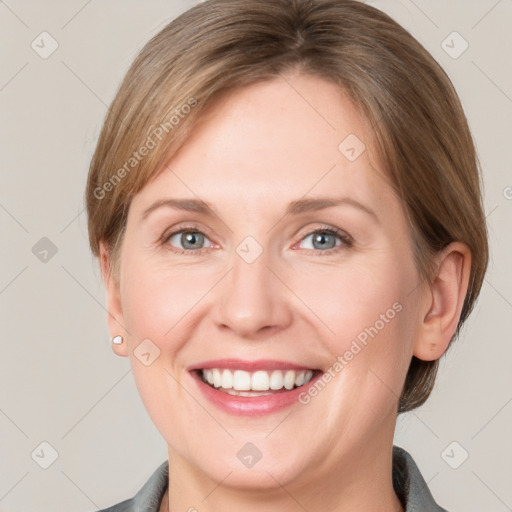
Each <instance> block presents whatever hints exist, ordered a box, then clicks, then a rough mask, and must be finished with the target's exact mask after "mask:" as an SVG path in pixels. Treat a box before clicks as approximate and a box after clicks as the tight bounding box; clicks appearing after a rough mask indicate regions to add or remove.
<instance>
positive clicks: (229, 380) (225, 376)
mask: <svg viewBox="0 0 512 512" xmlns="http://www.w3.org/2000/svg"><path fill="white" fill-rule="evenodd" d="M221 387H223V388H224V389H231V388H232V387H233V374H232V373H231V372H230V371H229V370H224V371H223V372H222V380H221Z"/></svg>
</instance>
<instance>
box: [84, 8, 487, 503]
mask: <svg viewBox="0 0 512 512" xmlns="http://www.w3.org/2000/svg"><path fill="white" fill-rule="evenodd" d="M479 179H480V178H479V173H478V161H477V157H476V154H475V148H474V146H473V142H472V137H471V134H470V131H469V128H468V125H467V121H466V118H465V116H464V112H463V110H462V107H461V105H460V102H459V100H458V97H457V95H456V93H455V91H454V89H453V87H452V84H451V82H450V80H449V79H448V78H447V76H446V74H445V73H444V72H443V71H442V69H440V67H439V65H438V64H437V63H436V62H435V61H434V59H433V58H432V57H431V56H430V55H429V54H428V52H426V50H425V49H424V48H423V47H422V46H421V45H420V44H419V43H418V42H417V41H416V40H415V39H414V38H413V37H412V36H411V35H410V34H409V33H408V32H406V31H405V30H404V29H403V28H401V27H400V26H399V25H397V23H396V22H394V21H393V20H392V19H390V18H389V17H388V16H387V15H385V14H383V13H382V12H380V11H378V10H377V9H375V8H372V7H370V6H367V5H365V4H362V3H359V2H355V1H351V0H315V1H307V0H277V1H276V0H263V1H262V0H254V1H253V0H249V1H238V0H235V1H232V0H208V1H206V2H203V3H201V4H199V5H197V6H195V7H193V8H192V9H190V10H189V11H187V12H185V13H184V14H182V15H181V16H180V17H178V18H177V19H176V20H174V21H173V22H171V23H170V24H169V25H168V26H166V27H165V28H164V29H163V30H162V31H161V32H160V33H159V34H157V35H156V36H155V37H154V38H153V39H152V40H151V41H150V42H149V43H148V44H147V45H146V46H145V47H144V48H143V50H142V51H141V53H140V54H139V56H138V57H137V58H136V60H135V62H134V63H133V65H132V67H131V68H130V70H129V71H128V73H127V75H126V77H125V79H124V81H123V83H122V85H121V87H120V89H119V91H118V93H117V96H116V98H115V99H114V101H113V103H112V106H111V108H110V110H109V113H108V116H107V119H106V121H105V124H104V126H103V129H102V132H101V134H100V138H99V141H98V145H97V148H96V152H95V154H94V157H93V160H92V163H91V168H90V173H89V179H88V184H87V191H86V198H87V209H88V218H89V236H90V244H91V248H92V251H93V253H94V254H95V255H96V256H98V257H99V260H100V264H101V269H102V275H103V278H104V281H105V285H106V290H107V297H108V309H109V317H108V324H109V330H110V332H111V335H112V348H113V350H114V351H115V353H116V354H118V355H119V356H123V357H126V356H129V357H130V360H131V364H132V368H133V373H134V376H135V381H136V384H137V388H138V390H139V392H140V395H141V398H142V400H143V402H144V404H145V407H146V409H147V411H148V413H149V415H150V417H151V419H152V420H153V422H154V423H155V425H156V427H157V428H158V430H159V431H160V433H161V434H162V436H163V437H164V439H165V441H166V442H167V445H168V460H167V461H166V462H164V463H163V464H162V465H161V466H160V467H159V468H157V470H156V471H155V472H154V474H153V475H152V476H151V478H150V479H149V480H148V482H147V483H146V484H145V486H144V487H143V488H142V489H141V490H140V491H139V492H138V493H137V495H136V496H135V497H134V498H132V499H130V500H126V501H124V502H122V503H120V504H118V505H116V506H114V507H112V508H109V509H108V510H112V511H125V510H134V511H135V510H147V511H175V510H190V511H193V510H200V511H207V510H223V511H229V510H239V509H244V510H248V511H256V510H258V511H259V510H265V511H274V510H275V511H277V510H279V511H283V510H289V511H295V510H308V511H310V512H312V511H316V510H332V511H345V510H354V511H355V510H361V511H362V510H365V511H366V510H380V511H411V510H415V511H418V510H425V511H427V510H428V511H434V510H440V511H442V510H444V509H443V508H441V507H440V506H439V505H437V504H436V503H435V501H434V498H433V497H432V495H431V494H430V492H429V490H428V487H427V485H426V483H425V481H424V479H423V477H422V476H421V474H420V472H419V471H418V468H417V466H416V465H415V463H414V461H413V460H412V458H411V457H410V455H409V454H408V453H407V452H405V451H404V450H402V449H400V448H398V447H394V446H393V433H394V428H395V424H396V419H397V414H398V413H401V412H405V411H410V410H412V409H414V408H416V407H418V406H420V405H421V404H423V403H424V402H425V400H426V399H427V398H428V396H429V394H430V392H431V390H432V387H433V384H434V380H435V375H436V370H437V363H438V360H439V358H440V357H441V356H442V355H443V354H444V353H445V352H446V350H447V349H448V347H449V345H450V343H451V342H452V341H453V340H454V338H455V337H456V335H457V333H458V331H459V329H460V326H461V325H462V323H463V322H464V321H465V320H466V318H467V317H468V315H469V313H470V312H471V309H472V307H473V305H474V302H475V300H476V298H477V296H478V293H479V291H480V287H481V284H482V280H483V276H484V273H485V269H486V266H487V251H488V249H487V236H486V227H485V219H484V214H483V208H482V201H481V195H480V184H479Z"/></svg>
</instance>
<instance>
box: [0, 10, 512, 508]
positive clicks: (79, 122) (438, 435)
mask: <svg viewBox="0 0 512 512" xmlns="http://www.w3.org/2000/svg"><path fill="white" fill-rule="evenodd" d="M193 3H194V2H193V1H192V0H188V1H185V0H179V1H163V0H160V1H158V0H151V1H142V0H140V1H124V2H121V1H120V0H111V1H108V2H106V1H103V2H101V1H99V0H89V1H84V0H71V1H70V0H67V1H64V0H53V1H49V0H48V1H41V2H36V1H28V0H7V1H5V2H1V1H0V39H1V44H0V53H1V55H2V66H1V68H0V111H1V115H2V123H1V135H0V140H1V148H0V150H1V160H0V161H1V172H2V187H1V189H0V225H1V230H2V244H1V265H0V314H1V320H2V342H1V358H0V389H1V390H2V391H1V400H0V461H1V462H0V475H1V478H0V511H3V512H18V511H19V512H21V511H23V512H27V511H35V510H37V511H38V512H50V511H52V512H59V511H67V512H71V511H76V512H79V511H91V510H96V509H97V508H102V507H106V506H108V505H111V504H113V503H117V502H119V501H121V500H123V499H126V498H128V497H131V496H132V495H133V494H134V493H135V492H136V491H137V490H138V489H139V488H140V487H141V486H142V484H143V483H144V482H145V481H146V479H147V478H148V477H149V475H150V474H151V473H152V472H153V471H154V470H155V469H156V467H157V465H158V464H160V463H161V462H162V461H164V460H165V459H166V457H167V447H166V445H165V442H164V441H163V439H162V438H161V437H160V434H159V433H158V431H157V430H156V428H155V427H154V425H153V424H152V422H151V420H150V419H149V417H148V415H147V413H146V411H145V409H144V406H143V404H142V402H141V400H140V398H139V395H138V392H137V390H136V387H135V384H134V381H133V377H132V375H131V370H130V366H129V360H128V359H127V358H126V359H125V358H117V357H116V356H114V354H113V353H112V351H111V348H110V340H109V337H108V331H107V326H106V312H105V292H104V289H103V287H102V283H101V279H100V274H99V271H98V269H97V264H96V261H95V260H93V258H92V256H91V254H90V251H89V248H88V245H87V230H86V216H85V212H84V204H83V191H84V186H85V181H86V176H87V169H88V163H89V160H90V157H91V155H92V152H93V149H94V144H95V142H96V139H97V137H98V134H99V130H100V127H101V122H102V120H103V117H104V115H105V113H106V110H107V105H108V104H109V103H110V102H111V100H112V99H113V96H114V94H115V91H116V89H117V86H118V84H119V82H120V80H121V78H122V76H123V75H124V73H125V71H126V70H127V68H128V66H129V64H130V63H131V61H132V59H133V58H134V56H135V55H136V53H137V52H138V50H140V48H141V47H142V46H143V44H144V43H145V42H146V41H147V40H148V39H149V38H150V37H151V36H152V35H154V34H155V33H156V32H158V31H159V30H160V29H161V28H163V26H164V24H166V23H167V22H168V21H170V20H171V19H172V18H174V17H175V16H176V15H177V14H179V13H180V12H182V11H184V10H186V9H187V8H189V7H190V6H192V5H193ZM369 3H371V4H372V5H374V6H376V7H378V8H380V9H382V10H383V11H385V12H387V13H388V14H390V15H391V16H392V17H394V18H395V19H396V20H397V21H398V22H399V23H401V24H402V25H403V26H405V28H407V29H408V30H409V31H411V32H412V34H413V35H414V36H415V37H416V38H417V39H418V40H419V41H420V42H421V43H422V44H423V45H424V46H425V47H426V48H427V49H428V50H429V51H430V52H431V53H432V54H433V56H434V57H435V58H436V59H437V60H438V62H439V63H440V64H441V65H442V66H443V67H444V69H445V70H446V71H447V73H448V74H449V76H450V77H451V79H452V81H453V82H454V85H455V87H456V89H457V90H458V92H459V94H460V97H461V99H462V103H463V105H464V108H465V110H466V113H467V116H468V119H469V122H470V125H471V128H472V131H473V134H474V138H475V140H476V143H477V148H478V153H479V156H480V159H481V162H482V167H483V170H484V179H485V208H486V213H487V219H488V222H489V231H490V245H491V251H492V257H491V262H490V267H489V271H488V274H487V277H486V281H485V283H484V286H483V290H482V293H481V296H480V299H479V301H478V303H477V306H476V309H475V311H474V313H473V315H472V316H471V318H470V320H469V322H468V323H467V325H466V327H465V329H464V330H463V332H462V335H461V337H460V339H459V340H458V342H457V343H456V344H455V345H454V346H453V348H452V349H451V350H450V352H449V353H448V355H447V357H446V358H444V359H443V361H442V364H441V370H440V374H439V379H438V384H437V387H436V389H435V391H434V393H433V395H432V397H431V398H430V400H429V401H428V402H427V403H426V404H425V405H424V406H423V407H422V408H421V409H419V410H417V411H415V412H412V413H409V414H407V415H406V416H403V417H401V418H400V420H399V422H398V425H397V433H396V444H399V445H401V446H403V447H404V448H406V449H408V450H409V451H410V452H411V454H412V455H413V457H414V458H415V460H416V462H417V463H418V465H419V467H420V470H421V471H422V473H423V475H424V477H425V479H426V480H427V481H428V482H429V486H430V488H431V491H432V493H433V495H434V497H435V498H436V500H437V501H438V502H439V503H440V504H441V505H443V506H444V507H445V508H447V509H448V510H450V512H456V511H465V512H471V511H475V512H476V511H483V510H485V511H486V512H492V511H496V512H501V511H506V510H512V487H511V485H510V482H512V463H511V461H512V441H511V439H512V436H511V432H512V429H511V424H512V404H511V401H512V385H511V384H512V372H511V352H512V350H511V344H510V336H511V334H510V333H511V332H512V325H511V324H512V273H511V271H510V267H509V264H508V262H509V261H510V253H511V249H512V241H511V238H512V237H511V235H510V233H511V229H510V228H511V226H510V225H511V222H510V219H511V218H512V174H511V160H512V158H511V151H510V145H511V142H512V141H511V133H512V130H511V122H512V99H511V98H512V71H511V65H510V50H511V48H512V30H511V29H512V1H511V0H499V1H496V0H478V1H476V0H472V1H467V0H466V1H464V0H457V1H453V0H452V1H446V0H436V1H427V0H414V1H411V0H403V1H396V0H395V1H393V0H389V1H379V0H375V1H372V2H369ZM43 31H46V32H48V33H49V34H51V38H53V39H54V40H55V41H56V42H57V44H58V48H57V50H56V51H55V52H54V53H53V54H51V55H49V56H48V55H45V52H49V51H50V50H51V44H52V40H51V39H50V38H49V36H40V34H41V32H43ZM454 31H456V32H458V34H460V36H461V37H462V38H463V40H465V41H467V43H468V44H469V47H468V48H467V49H466V51H464V52H463V53H462V54H461V55H457V54H458V53H460V52H461V50H462V49H463V48H464V41H463V40H462V39H460V38H459V36H457V35H453V34H452V33H453V32H454ZM41 39H43V41H42V42H41ZM33 41H35V42H34V45H38V46H35V48H37V51H35V49H33V48H32V47H31V43H32V42H33ZM443 41H444V42H443ZM53 44H54V43H53ZM38 52H39V53H38ZM41 53H42V54H43V56H46V57H47V58H42V57H41V56H40V55H41ZM454 57H456V58H454ZM43 237H47V238H48V239H49V240H50V241H51V244H50V243H49V242H48V240H43V241H41V239H42V238H43ZM52 244H53V246H54V247H53V246H52ZM34 247H35V248H34ZM52 248H53V252H55V249H56V250H57V252H56V253H55V254H53V252H52ZM45 250H46V251H48V252H46V253H45V252H44V251H45ZM44 442H46V443H49V445H50V446H48V445H47V444H43V445H41V443H44ZM55 452H56V453H55ZM52 453H53V454H54V456H55V455H57V458H56V460H55V461H53V463H52V464H51V465H50V466H49V467H48V468H47V469H43V467H41V466H45V465H48V464H50V463H51V462H52V460H53V458H54V457H52ZM466 456H467V459H465V457H466Z"/></svg>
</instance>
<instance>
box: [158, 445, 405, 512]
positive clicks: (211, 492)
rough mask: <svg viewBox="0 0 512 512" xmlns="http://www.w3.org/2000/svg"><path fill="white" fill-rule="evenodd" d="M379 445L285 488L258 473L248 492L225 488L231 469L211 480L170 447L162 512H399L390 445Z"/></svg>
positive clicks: (269, 473)
mask: <svg viewBox="0 0 512 512" xmlns="http://www.w3.org/2000/svg"><path fill="white" fill-rule="evenodd" d="M391 440H392V437H391ZM380 441H381V442H380V444H376V443H373V444H368V445H365V446H359V447H357V449H354V450H352V451H351V452H350V453H349V454H347V456H346V457H344V458H343V462H342V463H341V464H338V465H337V466H333V465H332V460H329V461H326V463H325V464H324V465H323V466H322V467H315V468H313V469H312V470H311V471H309V472H304V473H302V474H301V475H300V476H299V477H298V478H296V479H295V480H293V481H289V482H286V483H285V485H283V483H282V482H281V480H284V477H281V478H276V477H275V476H273V475H272V471H265V470H264V469H262V470H261V473H262V474H264V477H262V479H261V481H262V485H261V486H258V487H257V488H252V489H248V488H243V489H241V488H240V487H239V486H234V485H230V477H232V476H233V470H232V468H226V471H225V474H223V475H219V478H218V480H215V479H212V478H210V477H209V476H207V475H205V474H204V473H202V472H199V471H198V470H197V467H193V466H191V465H190V464H189V463H188V462H187V461H186V460H184V459H183V458H181V457H180V456H179V455H178V454H177V453H175V452H173V451H171V449H169V488H168V489H169V491H168V492H169V496H168V498H164V500H163V502H162V508H161V512H163V511H165V512H168V511H169V512H171V511H175V510H187V511H190V512H197V511H200V512H213V511H218V510H222V511H223V512H235V511H239V510H244V512H262V511H265V512H299V511H302V510H307V511H308V512H320V511H322V512H325V511H326V510H329V511H332V512H361V511H363V510H364V511H367V510H379V511H380V512H403V510H404V509H403V507H402V506H401V503H400V501H399V499H398V497H397V496H396V494H395V492H394V489H393V483H392V444H391V443H388V444H385V445H384V444H382V440H380ZM391 442H392V441H391ZM164 502H165V503H164Z"/></svg>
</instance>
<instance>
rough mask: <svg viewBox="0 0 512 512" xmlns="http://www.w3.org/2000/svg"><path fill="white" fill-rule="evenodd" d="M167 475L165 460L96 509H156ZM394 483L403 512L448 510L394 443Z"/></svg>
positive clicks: (108, 511)
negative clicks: (123, 496)
mask: <svg viewBox="0 0 512 512" xmlns="http://www.w3.org/2000/svg"><path fill="white" fill-rule="evenodd" d="M168 476H169V462H168V461H165V462H162V464H160V466H158V468H157V469H156V470H155V472H154V473H153V474H152V475H151V476H150V477H149V480H148V481H147V482H146V483H145V484H144V485H143V486H142V487H141V489H140V490H139V492H137V494H136V495H135V496H134V497H133V498H130V499H129V500H125V501H122V502H121V503H118V504H117V505H113V506H112V507H109V508H105V509H102V510H100V511H99V512H158V509H159V508H160V503H161V501H162V498H163V496H164V494H165V491H166V490H167V485H168ZM393 486H394V488H395V492H396V493H397V495H398V497H399V498H400V501H401V502H402V505H403V506H404V508H405V510H406V512H447V511H446V510H445V509H444V508H441V507H440V506H439V505H437V504H436V502H435V501H434V498H433V497H432V494H430V491H429V489H428V487H427V484H426V482H425V480H424V479H423V477H422V476H421V473H420V471H419V469H418V466H416V463H415V462H414V460H413V458H412V457H411V456H410V455H409V453H407V452H406V451H405V450H404V449H402V448H399V447H398V446H393Z"/></svg>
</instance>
